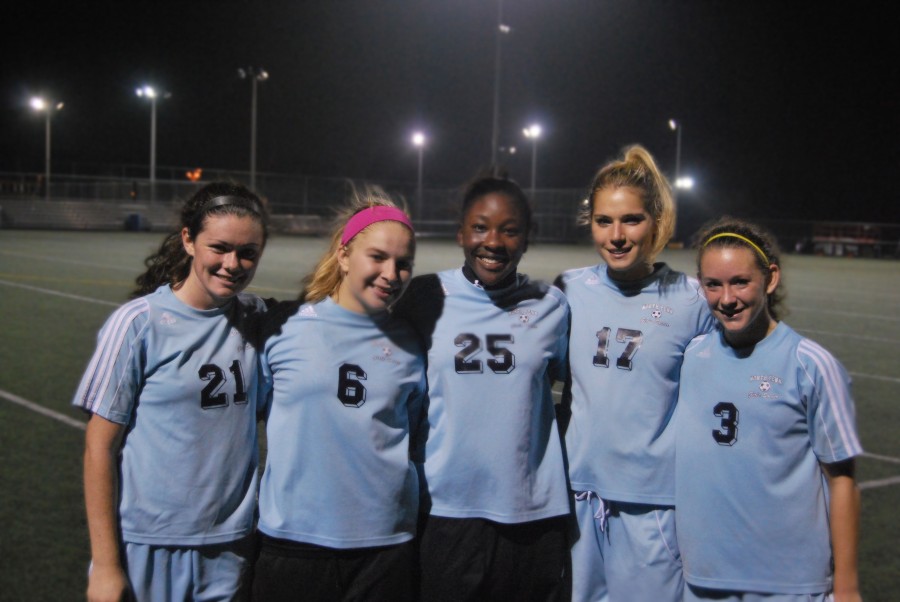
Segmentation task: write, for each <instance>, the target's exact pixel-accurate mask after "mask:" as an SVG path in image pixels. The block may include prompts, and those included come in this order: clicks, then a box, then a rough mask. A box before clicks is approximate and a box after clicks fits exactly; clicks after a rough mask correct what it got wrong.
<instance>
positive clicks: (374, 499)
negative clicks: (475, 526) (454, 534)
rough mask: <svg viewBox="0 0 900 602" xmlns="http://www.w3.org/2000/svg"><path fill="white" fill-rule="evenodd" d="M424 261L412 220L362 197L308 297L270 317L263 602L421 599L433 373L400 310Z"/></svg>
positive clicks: (310, 282)
mask: <svg viewBox="0 0 900 602" xmlns="http://www.w3.org/2000/svg"><path fill="white" fill-rule="evenodd" d="M414 255H415V239H414V236H413V230H412V224H411V223H410V220H409V218H408V217H407V215H406V213H404V212H403V211H402V210H400V209H399V208H397V207H396V206H394V204H393V203H392V202H391V201H390V200H389V199H388V198H387V197H386V196H384V195H383V194H382V193H378V192H377V191H374V192H372V193H370V194H367V195H361V196H359V197H358V198H357V199H355V206H354V207H353V208H352V209H351V210H350V212H348V215H345V216H342V217H341V218H340V219H339V226H338V227H337V228H336V229H335V232H334V234H333V236H332V241H331V246H330V248H329V250H328V251H327V252H326V254H325V255H324V256H323V258H322V259H321V261H320V262H319V264H318V266H317V267H316V269H315V271H314V272H313V273H312V274H311V275H310V276H308V277H307V279H306V287H305V290H304V292H303V293H302V295H301V298H300V300H299V301H298V302H294V303H291V304H283V305H281V306H276V307H275V308H273V309H272V310H271V312H270V315H271V320H270V319H269V318H267V322H270V323H269V324H267V330H271V331H273V332H275V334H273V336H271V337H268V340H267V341H266V343H265V347H264V353H263V356H262V358H261V360H262V365H263V367H262V370H263V375H264V381H265V382H264V384H265V386H266V387H267V389H268V391H267V395H268V397H269V406H268V415H267V416H266V436H267V437H266V438H267V450H268V451H267V455H266V467H265V472H264V474H263V477H262V482H261V486H260V496H259V505H260V519H259V530H260V532H261V537H260V539H261V549H260V553H259V556H258V559H257V563H256V567H255V576H254V580H253V598H254V599H255V600H259V601H260V602H279V601H282V600H285V601H287V600H291V601H294V600H305V601H319V600H322V601H330V600H334V601H338V600H392V601H393V600H397V601H403V600H411V599H413V598H414V595H415V591H414V585H413V583H414V567H415V552H414V549H413V538H414V537H415V533H416V515H417V511H418V501H419V490H418V479H417V474H416V467H415V465H414V463H413V462H412V461H411V459H410V438H411V435H412V431H413V428H414V426H415V424H417V422H418V416H419V413H420V412H421V406H422V403H423V398H424V396H425V371H424V364H423V357H422V354H421V351H420V347H419V345H418V341H417V339H416V337H415V334H414V333H413V332H412V330H411V329H410V328H409V326H408V325H407V324H405V323H403V322H400V321H399V320H396V319H393V318H392V317H391V315H390V314H389V312H388V309H389V308H390V307H391V306H392V305H393V304H394V303H395V302H396V301H397V299H398V298H399V297H400V295H401V294H402V293H403V290H404V289H405V288H406V285H407V284H408V282H409V279H410V277H411V273H412V269H413V259H414ZM264 336H265V335H264Z"/></svg>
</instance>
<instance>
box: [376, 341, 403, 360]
mask: <svg viewBox="0 0 900 602" xmlns="http://www.w3.org/2000/svg"><path fill="white" fill-rule="evenodd" d="M372 346H373V347H374V348H375V350H376V351H375V355H373V356H372V359H373V360H375V361H377V362H389V363H391V364H397V365H399V364H400V362H399V361H397V360H395V359H394V358H393V355H394V348H393V347H391V345H390V344H389V343H388V342H387V341H386V340H381V341H376V342H374V343H372Z"/></svg>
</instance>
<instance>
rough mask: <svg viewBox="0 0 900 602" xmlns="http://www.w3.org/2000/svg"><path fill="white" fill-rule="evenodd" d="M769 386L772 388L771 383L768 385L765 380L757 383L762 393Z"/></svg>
mask: <svg viewBox="0 0 900 602" xmlns="http://www.w3.org/2000/svg"><path fill="white" fill-rule="evenodd" d="M771 388H772V385H770V384H769V383H767V382H765V381H763V382H761V383H759V390H760V391H762V392H763V393H765V392H766V391H768V390H769V389H771Z"/></svg>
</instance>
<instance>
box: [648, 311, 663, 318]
mask: <svg viewBox="0 0 900 602" xmlns="http://www.w3.org/2000/svg"><path fill="white" fill-rule="evenodd" d="M650 315H651V316H653V319H654V320H659V317H660V316H661V315H662V312H661V311H659V310H658V309H654V310H653V311H652V312H650Z"/></svg>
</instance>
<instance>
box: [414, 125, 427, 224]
mask: <svg viewBox="0 0 900 602" xmlns="http://www.w3.org/2000/svg"><path fill="white" fill-rule="evenodd" d="M412 143H413V146H415V147H416V149H417V150H418V151H419V175H418V178H417V179H416V217H417V218H418V219H422V162H423V155H424V151H425V134H423V133H422V132H415V133H413V135H412Z"/></svg>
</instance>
